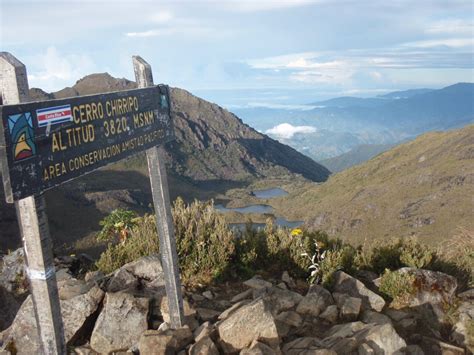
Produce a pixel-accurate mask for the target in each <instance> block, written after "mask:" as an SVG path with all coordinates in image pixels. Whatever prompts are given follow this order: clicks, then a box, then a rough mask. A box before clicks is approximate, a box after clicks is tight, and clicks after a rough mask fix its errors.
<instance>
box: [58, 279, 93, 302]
mask: <svg viewBox="0 0 474 355" xmlns="http://www.w3.org/2000/svg"><path fill="white" fill-rule="evenodd" d="M90 288H91V284H87V283H85V282H84V281H83V280H77V279H75V278H69V279H65V280H64V279H63V280H62V281H59V282H58V294H59V299H61V300H70V299H71V298H74V297H76V296H79V295H82V294H84V293H86V292H88V291H89V290H90Z"/></svg>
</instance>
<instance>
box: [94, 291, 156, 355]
mask: <svg viewBox="0 0 474 355" xmlns="http://www.w3.org/2000/svg"><path fill="white" fill-rule="evenodd" d="M148 306H149V301H148V299H147V298H138V297H134V296H133V295H130V294H128V293H124V292H117V293H107V294H106V296H105V301H104V308H103V309H102V312H101V313H100V315H99V318H98V319H97V321H96V323H95V326H94V330H93V331H92V336H91V341H90V343H91V347H92V349H94V350H95V351H97V352H99V353H105V354H108V353H111V352H114V351H120V350H127V349H129V348H130V347H131V346H133V345H135V344H136V343H137V342H138V340H139V339H140V335H141V334H142V333H143V332H144V331H145V330H147V327H148V323H147V314H148Z"/></svg>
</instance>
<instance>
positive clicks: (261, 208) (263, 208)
mask: <svg viewBox="0 0 474 355" xmlns="http://www.w3.org/2000/svg"><path fill="white" fill-rule="evenodd" d="M214 208H215V209H216V210H218V211H221V212H231V211H235V212H240V213H272V212H273V208H272V206H269V205H250V206H245V207H236V208H227V207H224V206H223V205H221V204H217V205H215V206H214Z"/></svg>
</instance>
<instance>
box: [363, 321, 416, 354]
mask: <svg viewBox="0 0 474 355" xmlns="http://www.w3.org/2000/svg"><path fill="white" fill-rule="evenodd" d="M355 339H356V341H357V343H359V344H363V343H365V344H367V345H369V346H370V348H372V349H373V351H374V352H373V353H374V354H380V355H383V354H394V353H396V352H397V351H401V350H402V349H403V348H405V347H406V346H407V344H406V342H405V340H403V339H402V338H401V337H400V336H399V335H398V333H397V332H396V331H395V329H394V328H393V326H392V325H391V324H388V323H387V324H383V325H375V326H373V327H371V328H369V329H367V330H363V331H360V332H358V333H357V334H356V335H355Z"/></svg>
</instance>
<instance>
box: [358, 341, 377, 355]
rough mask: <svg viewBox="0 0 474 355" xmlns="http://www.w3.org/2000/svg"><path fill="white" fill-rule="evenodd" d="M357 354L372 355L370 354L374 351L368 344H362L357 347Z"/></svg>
mask: <svg viewBox="0 0 474 355" xmlns="http://www.w3.org/2000/svg"><path fill="white" fill-rule="evenodd" d="M357 353H358V354H359V355H372V354H375V350H374V349H372V348H371V347H370V345H369V344H367V343H363V344H360V345H359V348H358V349H357Z"/></svg>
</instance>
